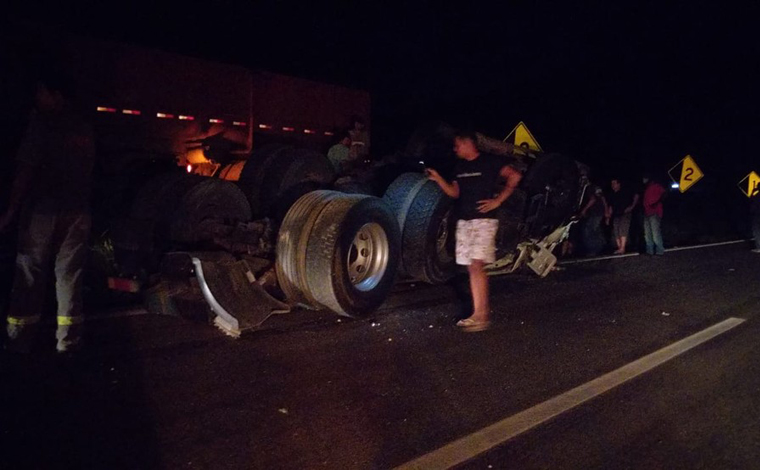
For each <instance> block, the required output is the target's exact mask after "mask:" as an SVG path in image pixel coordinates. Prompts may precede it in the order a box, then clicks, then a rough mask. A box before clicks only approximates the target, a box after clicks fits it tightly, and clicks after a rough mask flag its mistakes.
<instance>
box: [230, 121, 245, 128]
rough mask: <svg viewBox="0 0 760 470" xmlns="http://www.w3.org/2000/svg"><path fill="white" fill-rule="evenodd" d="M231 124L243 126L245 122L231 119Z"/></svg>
mask: <svg viewBox="0 0 760 470" xmlns="http://www.w3.org/2000/svg"><path fill="white" fill-rule="evenodd" d="M232 125H233V126H241V127H245V125H246V124H245V123H244V122H243V121H232Z"/></svg>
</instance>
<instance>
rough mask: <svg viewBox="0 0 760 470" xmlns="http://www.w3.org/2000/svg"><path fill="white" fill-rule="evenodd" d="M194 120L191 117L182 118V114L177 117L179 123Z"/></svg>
mask: <svg viewBox="0 0 760 470" xmlns="http://www.w3.org/2000/svg"><path fill="white" fill-rule="evenodd" d="M194 119H195V118H194V117H192V116H184V115H182V114H180V115H179V120H180V121H192V120H194Z"/></svg>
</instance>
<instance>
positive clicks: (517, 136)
mask: <svg viewBox="0 0 760 470" xmlns="http://www.w3.org/2000/svg"><path fill="white" fill-rule="evenodd" d="M510 141H511V142H512V143H513V144H515V145H516V146H518V147H520V146H523V147H524V146H525V145H527V146H528V148H529V149H530V150H537V151H542V150H541V146H540V145H538V141H537V140H536V138H535V137H533V134H531V133H530V131H529V130H528V126H526V125H525V123H524V122H522V121H520V122H519V123H517V125H516V126H515V128H514V129H512V132H510V133H509V134H507V137H505V138H504V142H510Z"/></svg>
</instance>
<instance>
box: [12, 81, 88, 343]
mask: <svg viewBox="0 0 760 470" xmlns="http://www.w3.org/2000/svg"><path fill="white" fill-rule="evenodd" d="M67 93H68V86H67V85H66V83H65V81H63V80H61V79H60V78H59V77H52V76H51V77H47V78H46V79H45V80H44V81H43V82H40V83H39V84H38V87H37V96H36V110H35V112H34V114H33V115H32V117H31V120H30V122H29V127H28V129H27V133H26V136H25V137H24V140H23V141H22V143H21V147H20V148H19V152H18V155H17V158H16V162H17V169H16V175H15V179H14V182H13V188H12V190H11V198H10V203H9V205H8V208H7V209H5V211H4V212H3V213H1V214H0V231H5V230H7V229H8V228H9V227H10V226H11V225H12V224H13V222H14V221H15V220H16V219H17V218H18V221H19V239H18V254H17V257H16V276H15V281H14V285H13V291H12V294H11V306H10V311H9V315H8V340H9V342H8V347H9V349H11V350H15V351H19V352H25V351H27V350H28V349H29V346H30V342H31V341H30V340H31V337H30V336H31V332H33V331H34V327H35V325H36V324H37V323H38V322H39V320H40V316H41V313H42V308H43V302H44V299H45V298H46V291H47V280H48V278H49V277H50V274H51V273H50V272H49V271H50V268H49V266H50V265H52V264H54V265H55V281H56V283H55V287H56V297H57V300H58V317H57V319H58V330H57V333H56V338H57V339H58V344H57V350H58V351H59V352H66V351H70V350H72V349H74V348H75V347H77V346H78V344H79V341H80V338H81V333H82V322H83V316H82V281H83V270H84V265H85V260H86V256H87V238H88V236H89V232H90V209H89V203H90V191H91V187H92V170H93V166H94V163H95V146H94V139H93V133H92V130H91V128H90V126H89V125H87V124H86V123H85V122H84V121H83V120H82V119H81V118H80V117H79V115H78V114H77V113H76V112H74V109H73V106H72V104H71V103H70V101H69V100H68V98H67Z"/></svg>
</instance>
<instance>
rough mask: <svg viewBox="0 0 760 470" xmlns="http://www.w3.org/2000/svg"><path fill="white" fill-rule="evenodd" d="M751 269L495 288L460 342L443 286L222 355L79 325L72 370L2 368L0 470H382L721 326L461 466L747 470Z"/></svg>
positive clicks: (713, 254) (121, 321) (205, 343)
mask: <svg viewBox="0 0 760 470" xmlns="http://www.w3.org/2000/svg"><path fill="white" fill-rule="evenodd" d="M758 267H760V256H758V255H754V254H751V253H749V251H748V247H747V246H744V245H729V246H722V247H713V248H704V249H698V250H689V251H679V252H671V253H668V254H666V256H664V257H662V258H650V257H643V256H640V257H633V258H624V259H614V260H603V261H597V262H592V263H583V264H575V265H569V266H566V267H565V268H564V269H563V270H561V271H558V272H555V273H552V275H550V277H548V278H546V279H537V278H535V277H531V276H529V275H515V276H511V277H510V276H506V277H500V278H494V279H492V302H493V307H494V314H495V317H494V318H495V320H494V323H493V326H492V328H491V329H490V330H488V331H485V332H481V333H475V334H467V333H463V332H461V331H458V329H457V328H456V327H455V326H454V321H455V319H456V318H457V317H458V316H459V315H460V314H461V312H462V303H461V301H459V300H458V299H459V297H461V296H460V295H458V294H457V292H458V291H461V290H462V288H463V287H464V286H462V285H459V286H444V287H436V288H431V287H427V286H409V285H407V286H402V287H400V288H399V292H398V293H397V294H396V295H395V296H394V297H393V298H392V299H390V301H389V302H388V304H387V305H386V306H385V307H384V308H383V309H382V310H381V311H380V312H379V313H378V314H377V315H376V316H375V317H374V318H372V319H366V320H350V319H345V318H343V319H341V318H338V317H336V316H334V315H332V314H328V313H322V312H307V311H299V312H294V313H292V314H288V315H282V316H279V317H276V318H273V319H271V320H270V321H268V322H267V323H266V324H265V329H264V330H262V331H259V332H256V333H253V334H251V335H249V336H247V337H244V338H241V339H239V340H232V339H230V338H227V337H225V336H223V335H222V334H221V333H220V332H219V331H217V330H216V329H214V328H213V327H209V326H206V325H202V324H197V323H191V322H189V321H185V320H182V319H178V318H171V317H156V316H148V315H142V316H140V315H138V316H126V317H122V318H110V319H102V320H94V321H91V322H90V323H89V334H90V341H89V344H88V350H87V352H86V353H85V354H84V355H83V356H82V357H80V358H79V359H76V360H73V361H71V360H69V361H64V360H61V359H59V358H56V357H54V356H52V355H45V354H37V355H35V356H32V357H24V358H16V357H8V356H3V357H2V362H0V373H2V382H1V385H0V399H1V400H0V406H2V407H3V412H2V413H0V446H2V449H1V450H2V452H0V468H55V469H61V468H172V469H173V468H225V469H230V468H267V469H269V468H330V469H344V468H392V467H395V466H399V465H402V464H404V463H407V462H409V461H411V460H413V459H415V458H418V457H420V456H422V455H426V454H428V453H431V452H435V451H436V449H439V448H441V447H442V446H444V445H446V444H449V443H450V442H452V441H455V440H457V439H462V438H466V437H467V436H471V435H472V434H473V433H477V432H478V431H479V430H481V429H483V428H484V427H486V426H489V425H491V424H493V423H495V422H499V421H500V420H504V419H506V418H509V417H510V416H514V415H515V414H516V413H519V412H522V411H524V410H528V409H531V408H532V407H534V406H536V405H538V404H541V403H543V402H545V401H547V400H549V399H552V398H553V397H556V396H558V395H560V394H563V393H565V392H567V391H568V390H571V389H573V388H575V387H578V386H581V385H583V384H586V383H588V382H589V381H591V380H593V379H596V378H598V377H600V376H602V375H604V374H606V373H608V372H610V371H613V370H616V369H618V368H620V367H622V366H625V365H626V364H629V363H631V362H632V361H635V360H637V359H639V358H641V357H643V356H646V355H648V354H650V353H653V352H655V351H658V350H660V349H661V348H663V347H666V346H668V345H670V344H672V343H674V342H676V341H679V340H681V339H683V338H685V337H687V336H690V335H692V334H695V333H697V332H700V331H701V330H704V329H705V328H708V327H710V326H711V325H714V324H716V323H719V322H721V321H723V320H725V319H727V318H741V319H745V320H746V321H745V322H744V323H742V324H741V325H738V326H736V327H735V328H733V329H731V330H730V331H727V332H725V333H723V334H721V335H719V336H717V337H716V338H714V339H711V340H709V341H707V342H705V343H704V344H701V345H699V346H697V347H695V348H693V349H691V350H689V351H686V352H684V353H683V354H681V355H680V356H678V357H675V358H674V359H672V360H669V361H668V362H666V363H664V364H662V365H660V366H658V367H656V368H655V369H653V370H651V371H649V372H646V373H644V374H642V375H640V376H638V377H636V378H633V379H632V380H630V381H629V382H626V383H624V384H622V385H620V386H618V387H615V388H613V389H612V390H609V391H607V392H606V393H604V394H601V395H600V396H598V397H595V398H593V399H590V400H589V401H587V402H585V403H583V404H581V405H579V406H577V407H575V408H572V409H570V410H568V411H565V412H562V413H561V414H559V415H558V416H556V417H555V418H553V419H551V420H549V421H548V422H545V423H543V424H540V425H538V426H536V427H534V428H532V429H530V430H528V431H526V432H524V433H522V434H519V435H517V436H516V437H514V438H512V439H509V440H507V441H506V442H504V443H502V444H500V445H498V446H495V447H493V448H491V449H490V450H488V451H486V452H485V453H482V454H479V455H472V456H469V457H468V459H469V460H466V461H465V462H464V463H463V464H462V465H461V466H462V467H463V468H552V469H554V468H571V469H575V468H578V469H588V468H615V469H618V468H647V469H653V468H669V469H670V468H710V469H714V468H756V467H757V462H760V424H758V423H760V393H759V392H760V359H758V358H760V345H759V344H760V341H758V339H759V338H760V317H758V312H760V275H758ZM51 334H52V332H51Z"/></svg>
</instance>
